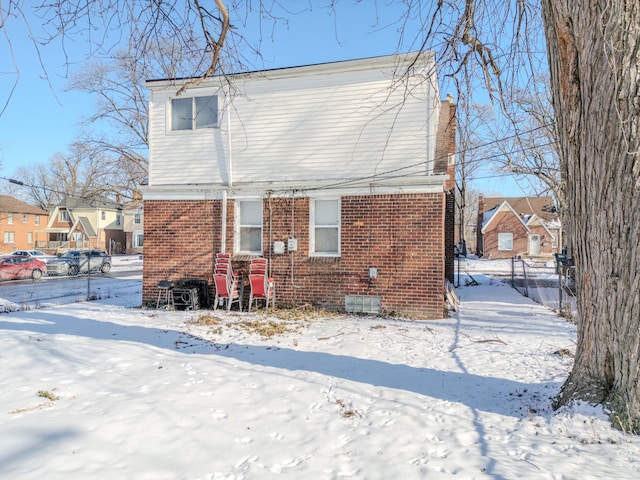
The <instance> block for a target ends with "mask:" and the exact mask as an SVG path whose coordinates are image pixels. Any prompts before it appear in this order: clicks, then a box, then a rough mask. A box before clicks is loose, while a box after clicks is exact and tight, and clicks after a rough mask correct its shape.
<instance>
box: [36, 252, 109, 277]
mask: <svg viewBox="0 0 640 480" xmlns="http://www.w3.org/2000/svg"><path fill="white" fill-rule="evenodd" d="M87 259H91V260H90V263H89V262H88V261H87ZM89 266H91V271H94V270H95V271H100V272H102V273H107V272H108V271H109V270H111V256H110V255H108V254H107V253H106V252H105V251H103V250H70V251H68V252H66V253H64V254H63V255H61V256H59V257H57V258H55V259H54V260H50V261H49V263H48V264H47V271H48V273H49V275H77V274H78V273H80V272H82V273H87V272H88V271H89V268H88V267H89Z"/></svg>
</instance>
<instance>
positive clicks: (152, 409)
mask: <svg viewBox="0 0 640 480" xmlns="http://www.w3.org/2000/svg"><path fill="white" fill-rule="evenodd" d="M479 269H481V265H480V264H479V263H478V264H477V265H476V269H475V272H476V273H475V274H474V278H475V279H476V280H477V281H478V282H479V283H480V285H478V286H464V287H461V288H459V289H458V295H459V296H460V298H461V305H460V308H459V311H458V312H456V313H454V314H453V315H452V316H451V317H450V318H447V319H442V320H437V321H417V320H409V319H400V318H379V317H373V316H347V315H329V314H326V315H317V314H314V312H311V311H309V312H306V313H304V314H299V315H297V316H296V315H292V316H291V317H290V318H289V319H279V318H276V317H275V316H274V317H269V316H266V315H264V313H262V312H260V313H252V314H247V313H233V312H232V313H226V312H221V311H220V310H217V311H215V312H212V311H205V310H202V311H194V312H184V311H170V310H154V309H141V308H137V306H138V305H139V304H140V291H139V290H136V289H131V293H130V294H128V295H120V294H119V296H112V297H109V298H102V299H101V300H98V301H93V302H80V303H70V304H68V305H53V306H47V307H45V308H39V309H29V310H23V311H15V312H11V313H5V314H2V315H0V372H1V373H0V405H1V406H2V412H1V415H0V478H10V479H32V478H33V479H36V478H37V479H41V478H46V479H48V480H51V479H68V478H92V479H113V478H130V479H192V480H196V479H228V480H230V479H234V480H238V479H275V478H281V477H286V478H295V479H298V478H310V479H344V478H354V479H396V478H397V479H420V478H428V479H445V478H446V479H449V478H452V477H455V478H464V479H495V478H499V479H518V478H527V479H529V478H534V479H577V478H579V479H600V478H616V479H636V478H640V439H638V437H635V436H631V435H628V434H625V433H623V432H619V431H617V430H614V429H612V428H611V427H610V425H609V422H608V420H607V416H606V413H605V412H603V411H602V409H601V408H599V407H591V406H588V405H584V404H577V405H573V406H571V407H567V408H563V409H561V410H560V411H558V412H554V411H552V409H551V407H550V402H551V399H552V398H553V397H554V396H555V395H556V394H557V392H558V390H559V388H560V386H561V385H562V382H563V381H564V379H565V378H566V376H567V374H568V371H569V370H570V368H571V362H572V358H571V356H570V355H567V351H568V352H573V351H574V350H575V335H576V331H575V326H574V325H573V324H571V323H569V322H567V321H565V320H564V319H563V318H560V317H558V316H556V315H555V314H553V312H551V311H550V310H548V309H547V308H545V307H543V306H542V305H539V304H536V303H534V302H532V301H531V300H529V299H527V298H525V297H522V296H521V295H520V294H518V293H517V292H516V291H515V290H513V289H511V288H509V287H508V286H507V285H505V284H504V283H501V282H499V281H496V280H494V279H492V278H491V277H490V276H488V275H486V274H484V273H481V272H479V271H478V270H479ZM259 327H271V328H272V329H275V327H280V333H276V334H272V335H270V334H269V333H270V332H269V331H266V330H259ZM47 397H48V398H47Z"/></svg>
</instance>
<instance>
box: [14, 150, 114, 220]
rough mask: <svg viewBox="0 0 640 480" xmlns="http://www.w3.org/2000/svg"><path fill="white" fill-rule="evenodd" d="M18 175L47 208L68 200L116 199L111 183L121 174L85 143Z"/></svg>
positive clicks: (39, 202) (32, 196)
mask: <svg viewBox="0 0 640 480" xmlns="http://www.w3.org/2000/svg"><path fill="white" fill-rule="evenodd" d="M18 174H19V176H20V178H21V179H22V183H23V184H24V186H25V187H27V188H28V189H29V191H30V195H31V198H32V199H33V201H35V203H36V204H37V205H38V206H39V207H41V208H44V209H46V208H49V207H52V206H55V205H57V204H58V203H60V202H61V201H62V200H63V199H64V198H66V197H77V198H82V199H84V200H87V201H93V200H104V199H107V198H111V199H113V198H114V192H113V189H112V188H111V186H110V182H112V181H113V180H112V178H113V176H117V175H119V174H120V173H119V172H118V170H117V168H114V167H113V166H112V165H111V162H110V159H108V158H107V159H106V158H105V156H104V154H103V153H102V152H100V151H98V150H97V149H95V148H93V147H92V146H89V145H86V144H82V143H74V144H73V145H71V147H70V150H69V152H68V153H66V154H62V153H57V154H55V155H54V156H53V158H52V159H51V160H50V161H49V163H48V164H39V165H36V166H35V167H21V168H19V169H18Z"/></svg>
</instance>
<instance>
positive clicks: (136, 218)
mask: <svg viewBox="0 0 640 480" xmlns="http://www.w3.org/2000/svg"><path fill="white" fill-rule="evenodd" d="M133 223H134V224H135V225H140V224H141V223H142V215H140V214H139V213H134V214H133Z"/></svg>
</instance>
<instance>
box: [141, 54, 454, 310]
mask: <svg viewBox="0 0 640 480" xmlns="http://www.w3.org/2000/svg"><path fill="white" fill-rule="evenodd" d="M181 85H182V83H176V82H173V81H169V80H152V81H148V82H147V83H146V86H147V87H148V89H149V90H150V105H149V115H150V118H149V132H150V144H149V178H148V185H146V186H144V187H143V197H144V215H145V220H144V253H145V262H144V267H143V302H153V301H154V300H155V298H156V297H157V294H158V289H157V285H158V282H159V281H162V280H172V281H175V280H181V279H194V280H199V281H202V280H207V281H208V282H209V284H210V285H211V284H212V270H213V265H214V256H215V254H216V253H218V252H225V253H231V254H232V255H233V265H234V268H235V270H236V271H238V272H240V273H241V274H246V272H247V268H248V262H249V260H250V259H251V258H255V257H265V258H267V259H268V260H269V268H270V276H271V277H272V278H273V279H274V281H275V285H276V303H277V304H284V305H304V304H311V305H315V306H320V307H324V308H327V309H331V310H347V311H360V312H386V313H389V312H395V313H397V314H401V315H407V316H411V317H413V318H442V317H443V316H444V315H445V304H444V295H443V288H444V285H445V280H446V279H447V278H448V279H450V280H452V277H453V213H454V197H453V187H454V184H453V181H454V179H453V174H454V145H455V105H454V104H453V101H452V99H451V98H450V97H449V98H448V99H447V100H444V101H440V99H439V98H440V97H439V93H438V88H437V81H436V75H435V64H434V56H433V52H422V53H419V54H418V53H412V54H403V55H391V56H384V57H377V58H368V59H360V60H351V61H343V62H335V63H326V64H320V65H309V66H302V67H294V68H282V69H274V70H268V71H258V72H249V73H241V74H234V75H227V76H224V77H222V76H220V77H210V78H206V79H204V80H202V81H201V82H199V83H197V84H194V85H191V86H190V87H189V88H188V89H187V90H186V93H182V94H181V95H177V91H178V89H179V88H180V86H181ZM210 288H213V287H212V286H210ZM245 290H246V289H245ZM211 293H213V292H211ZM245 295H247V292H246V291H245ZM211 298H213V295H211ZM245 305H246V302H245Z"/></svg>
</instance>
